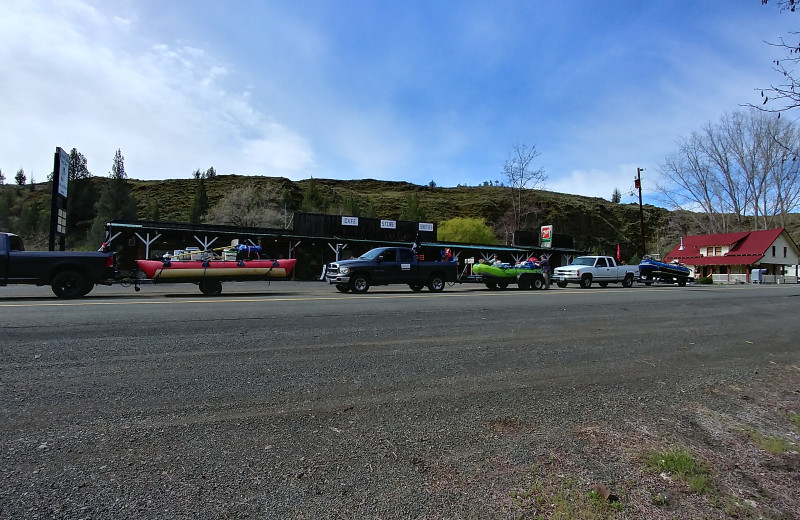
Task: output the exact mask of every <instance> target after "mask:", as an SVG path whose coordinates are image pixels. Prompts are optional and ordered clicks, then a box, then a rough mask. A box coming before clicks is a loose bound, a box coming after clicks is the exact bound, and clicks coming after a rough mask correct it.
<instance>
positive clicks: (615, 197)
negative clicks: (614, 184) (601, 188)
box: [611, 188, 622, 204]
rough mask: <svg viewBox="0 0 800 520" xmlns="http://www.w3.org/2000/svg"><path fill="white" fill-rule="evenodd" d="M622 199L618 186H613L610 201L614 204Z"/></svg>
mask: <svg viewBox="0 0 800 520" xmlns="http://www.w3.org/2000/svg"><path fill="white" fill-rule="evenodd" d="M621 200H622V193H620V191H619V188H614V192H613V193H611V202H613V203H614V204H619V203H620V201H621Z"/></svg>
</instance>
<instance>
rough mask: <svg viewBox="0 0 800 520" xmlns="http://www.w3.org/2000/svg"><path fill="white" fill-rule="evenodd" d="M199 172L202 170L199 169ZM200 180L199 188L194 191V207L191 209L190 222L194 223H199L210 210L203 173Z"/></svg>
mask: <svg viewBox="0 0 800 520" xmlns="http://www.w3.org/2000/svg"><path fill="white" fill-rule="evenodd" d="M197 171H198V172H199V171H200V170H197ZM198 178H199V181H198V185H197V188H196V189H195V191H194V199H193V200H192V207H191V208H190V209H189V222H191V223H192V224H197V223H199V222H200V221H201V220H202V218H203V215H205V214H206V212H207V211H208V195H207V194H206V182H205V179H203V176H202V175H201V176H200V177H198Z"/></svg>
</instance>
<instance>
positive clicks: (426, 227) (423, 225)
mask: <svg viewBox="0 0 800 520" xmlns="http://www.w3.org/2000/svg"><path fill="white" fill-rule="evenodd" d="M419 230H420V231H433V224H431V223H430V222H420V223H419Z"/></svg>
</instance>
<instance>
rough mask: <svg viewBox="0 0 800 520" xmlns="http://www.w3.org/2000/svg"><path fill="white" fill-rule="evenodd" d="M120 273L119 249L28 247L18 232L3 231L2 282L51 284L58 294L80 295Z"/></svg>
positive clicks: (0, 243)
mask: <svg viewBox="0 0 800 520" xmlns="http://www.w3.org/2000/svg"><path fill="white" fill-rule="evenodd" d="M118 277H119V270H118V269H117V261H116V253H110V252H108V253H107V252H101V251H25V246H24V244H23V242H22V239H21V238H20V237H19V236H17V235H14V234H11V233H0V285H8V284H33V285H39V286H41V285H50V286H51V287H52V289H53V293H54V294H55V295H56V296H58V297H59V298H79V297H81V296H85V295H87V294H89V292H90V291H91V290H92V289H93V288H94V286H95V285H96V284H101V285H111V283H112V282H113V281H114V280H115V279H117V278H118Z"/></svg>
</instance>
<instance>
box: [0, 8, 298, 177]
mask: <svg viewBox="0 0 800 520" xmlns="http://www.w3.org/2000/svg"><path fill="white" fill-rule="evenodd" d="M54 5H57V6H58V8H57V9H53V8H52V7H53V6H52V5H47V4H40V3H35V2H27V1H22V2H12V3H11V4H10V5H9V6H8V7H7V8H4V13H3V17H2V21H0V62H2V63H3V64H4V72H3V75H2V79H0V99H2V100H3V105H4V107H5V108H4V120H5V121H6V123H7V124H4V125H3V126H2V128H0V158H2V161H4V164H0V168H5V169H11V168H14V169H16V168H18V167H23V168H25V169H26V171H28V172H30V171H35V172H36V177H37V178H38V179H43V178H44V177H45V176H46V175H47V174H48V173H49V170H50V169H51V167H52V153H53V151H54V149H55V147H56V146H61V147H63V148H66V149H70V148H72V147H76V148H77V149H78V150H79V151H81V152H82V153H83V154H84V155H85V156H86V157H87V158H88V160H89V167H90V170H92V172H93V173H94V174H95V175H105V174H106V172H107V170H108V169H110V165H111V162H112V158H113V155H114V152H115V150H116V149H117V148H122V151H123V154H124V155H125V157H126V170H127V172H128V174H129V176H130V177H132V178H175V177H182V176H188V175H189V174H190V173H191V172H192V171H193V170H194V169H195V168H198V167H199V168H207V167H208V166H212V165H213V166H214V167H215V168H216V169H217V171H218V172H219V173H242V174H263V175H284V174H287V173H294V172H297V171H299V170H303V169H306V168H309V167H311V166H312V165H313V163H314V160H313V152H312V150H311V147H310V145H309V143H308V142H306V140H305V139H304V138H303V136H301V135H300V134H298V132H296V131H293V130H292V129H291V128H289V127H287V126H286V125H283V124H280V123H278V122H275V121H272V120H270V118H269V117H267V116H266V115H265V114H263V113H260V112H259V111H258V110H256V109H255V108H254V107H253V105H252V104H251V103H250V99H249V96H248V93H247V92H242V91H239V92H236V91H232V90H230V89H229V88H226V87H225V86H224V81H225V80H226V79H227V78H228V76H229V66H228V65H227V64H225V63H220V62H218V61H217V60H215V59H214V58H213V57H212V56H210V55H209V54H208V53H207V52H206V51H205V50H203V49H201V48H198V47H197V46H192V45H175V44H173V43H164V42H150V43H149V44H147V46H146V47H139V45H141V44H140V43H138V40H137V39H136V38H134V37H132V36H131V32H132V31H134V30H135V29H136V27H135V23H136V22H135V16H131V17H124V16H118V15H114V16H108V15H105V14H104V13H102V12H101V11H99V10H98V9H95V8H94V7H92V6H91V5H89V4H87V3H85V2H80V1H77V0H73V1H70V2H68V3H63V2H62V3H58V4H54ZM8 123H11V124H8Z"/></svg>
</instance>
